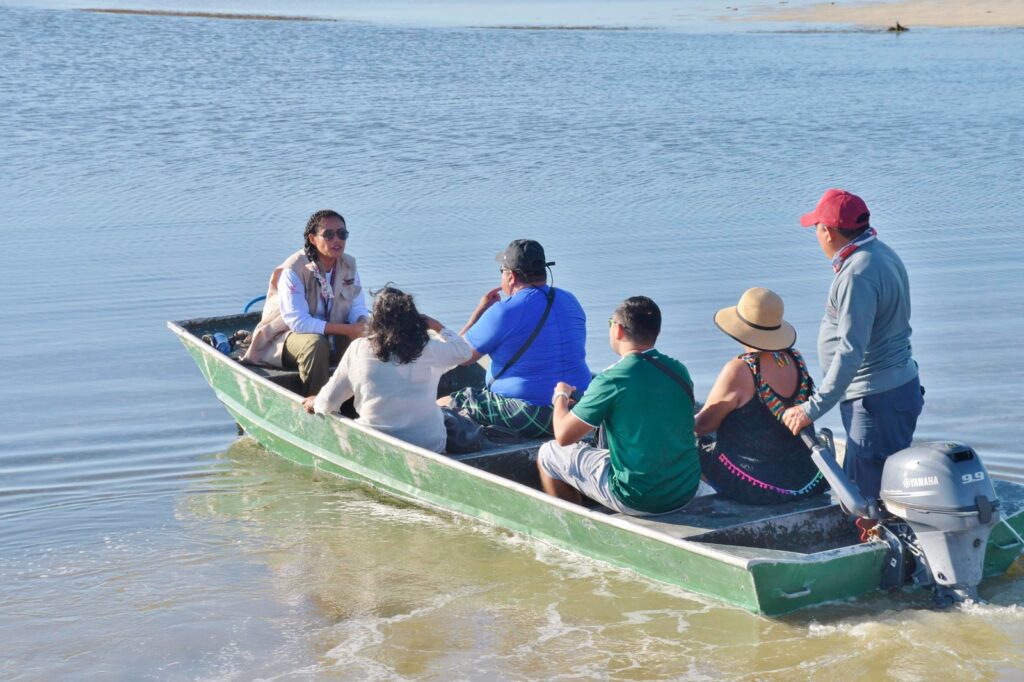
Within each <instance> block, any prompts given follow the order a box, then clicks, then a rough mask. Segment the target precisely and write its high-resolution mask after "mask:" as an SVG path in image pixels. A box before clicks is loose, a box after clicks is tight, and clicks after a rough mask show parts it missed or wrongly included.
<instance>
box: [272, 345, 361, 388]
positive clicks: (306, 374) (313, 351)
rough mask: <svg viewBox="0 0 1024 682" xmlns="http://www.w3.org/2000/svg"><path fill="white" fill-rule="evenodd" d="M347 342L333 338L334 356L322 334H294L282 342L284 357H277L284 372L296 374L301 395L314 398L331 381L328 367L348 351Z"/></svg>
mask: <svg viewBox="0 0 1024 682" xmlns="http://www.w3.org/2000/svg"><path fill="white" fill-rule="evenodd" d="M349 343H351V339H349V338H348V337H347V336H335V337H334V347H335V352H334V353H333V354H332V353H331V344H330V342H329V341H328V340H327V337H326V336H324V335H323V334H296V333H295V332H292V333H290V334H288V336H286V337H285V339H284V353H282V355H281V360H282V363H283V364H284V368H285V369H297V370H299V379H300V380H301V381H302V391H303V395H307V396H309V395H316V394H317V393H318V392H319V391H320V389H321V388H323V385H324V384H326V383H327V380H328V379H330V378H331V363H332V362H336V361H337V360H338V359H339V358H340V357H341V356H342V355H343V354H344V353H345V350H346V349H347V348H348V345H349Z"/></svg>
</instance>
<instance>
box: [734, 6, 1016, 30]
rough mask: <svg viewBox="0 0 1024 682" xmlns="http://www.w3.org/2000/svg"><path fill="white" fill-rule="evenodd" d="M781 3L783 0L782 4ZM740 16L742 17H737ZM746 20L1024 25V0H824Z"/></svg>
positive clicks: (882, 24)
mask: <svg viewBox="0 0 1024 682" xmlns="http://www.w3.org/2000/svg"><path fill="white" fill-rule="evenodd" d="M780 5H781V3H780ZM735 19H739V17H735ZM743 20H746V21H776V22H778V21H783V22H798V23H803V22H807V23H822V24H853V25H856V26H864V27H874V28H882V29H884V28H888V27H889V26H893V25H895V24H896V22H897V21H898V22H899V23H900V24H902V25H903V26H906V27H908V28H911V29H913V27H915V26H928V27H940V28H986V27H988V28H994V27H1004V28H1019V27H1024V0H897V1H896V2H842V1H841V0H837V1H836V2H822V3H819V4H815V5H809V6H806V7H791V8H787V7H785V6H780V8H779V9H777V10H774V11H771V12H769V13H766V14H758V15H755V16H750V17H744V18H743Z"/></svg>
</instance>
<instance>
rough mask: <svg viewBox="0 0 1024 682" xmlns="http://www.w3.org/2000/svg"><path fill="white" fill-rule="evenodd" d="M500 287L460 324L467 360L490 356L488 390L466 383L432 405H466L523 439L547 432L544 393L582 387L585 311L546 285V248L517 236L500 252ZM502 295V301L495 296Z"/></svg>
mask: <svg viewBox="0 0 1024 682" xmlns="http://www.w3.org/2000/svg"><path fill="white" fill-rule="evenodd" d="M498 262H499V263H500V264H501V286H500V287H498V288H495V289H491V290H490V291H488V292H487V293H486V294H484V296H483V298H481V299H480V303H479V305H477V307H476V310H474V311H473V314H472V315H471V316H470V318H469V321H468V322H466V326H465V327H463V328H462V332H461V333H462V336H463V337H465V339H466V341H468V342H469V345H470V346H472V347H473V356H472V357H471V358H470V359H469V360H468V361H467V362H465V363H463V364H466V365H469V364H472V363H474V362H476V361H477V360H479V359H480V358H481V357H482V356H484V355H489V356H491V364H490V367H488V369H487V387H486V388H482V389H480V388H467V389H463V390H462V391H459V392H458V393H454V394H452V395H451V396H450V397H448V398H441V399H440V400H439V401H438V403H440V404H441V405H449V406H450V407H451V408H452V409H454V410H465V411H466V412H467V413H468V414H469V416H471V417H472V418H473V419H474V420H476V421H477V422H478V423H480V424H484V425H494V426H500V427H504V428H506V429H510V430H512V431H515V432H516V433H518V434H519V435H521V436H524V437H526V438H544V437H550V436H551V435H552V432H551V407H550V406H549V404H548V398H549V397H550V396H551V391H552V390H553V389H554V388H555V384H556V383H557V382H558V381H559V380H560V379H567V380H569V381H571V382H573V383H574V384H575V385H576V386H579V387H580V390H583V389H585V388H586V387H587V385H588V384H589V383H590V369H589V368H588V367H587V355H586V342H587V316H586V314H585V313H584V312H583V307H582V306H581V305H580V304H579V301H577V300H576V297H575V296H573V295H572V294H571V293H569V292H568V291H566V290H565V289H556V288H554V287H551V286H548V278H547V268H548V267H549V266H552V265H554V263H549V262H547V259H546V258H545V256H544V247H542V246H541V245H540V244H539V243H537V242H535V241H533V240H532V239H516V240H515V241H513V242H512V243H511V244H509V245H508V248H506V249H505V250H504V251H503V252H502V253H500V254H499V255H498ZM501 294H505V295H506V296H507V297H508V298H506V299H505V300H504V301H502V300H501Z"/></svg>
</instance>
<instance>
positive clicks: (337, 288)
mask: <svg viewBox="0 0 1024 682" xmlns="http://www.w3.org/2000/svg"><path fill="white" fill-rule="evenodd" d="M348 235H349V232H348V228H347V227H346V225H345V219H344V218H343V217H341V214H339V213H336V212H335V211H317V212H316V213H314V214H313V215H312V216H310V218H309V220H308V221H307V222H306V231H305V232H304V234H303V237H304V239H305V244H304V245H303V248H302V249H301V250H300V251H296V252H295V253H293V254H292V255H291V256H289V257H288V258H287V259H285V261H284V262H283V263H281V265H279V266H277V268H275V269H274V273H273V274H272V275H271V276H270V285H269V287H268V288H267V300H266V302H265V303H264V304H263V317H262V318H261V319H260V322H259V324H258V325H256V329H255V331H253V335H252V344H251V345H250V346H249V348H248V350H246V352H245V355H243V356H242V362H248V363H252V364H259V365H269V366H271V367H280V368H283V369H297V370H298V371H299V378H300V379H301V381H302V391H303V395H307V396H309V395H315V394H316V393H317V391H319V390H320V388H321V387H322V386H323V385H324V384H326V383H327V379H328V378H329V377H330V374H331V372H330V365H331V363H332V362H336V361H337V360H338V359H339V358H341V356H342V355H343V354H344V353H345V350H346V349H347V348H348V345H349V343H351V341H352V339H356V338H359V337H360V336H362V334H363V329H364V328H365V326H366V318H367V310H366V300H365V298H364V296H363V290H362V286H361V284H360V282H359V273H358V272H357V271H356V260H355V258H353V257H352V256H350V255H349V254H347V253H345V245H346V243H347V239H348Z"/></svg>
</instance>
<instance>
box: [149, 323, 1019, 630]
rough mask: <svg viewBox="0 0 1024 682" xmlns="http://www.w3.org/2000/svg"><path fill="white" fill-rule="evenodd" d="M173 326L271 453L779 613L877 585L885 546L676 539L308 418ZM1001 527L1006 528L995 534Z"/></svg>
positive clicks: (371, 434)
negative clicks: (803, 547)
mask: <svg viewBox="0 0 1024 682" xmlns="http://www.w3.org/2000/svg"><path fill="white" fill-rule="evenodd" d="M181 324H185V323H181ZM168 326H169V327H170V328H171V329H172V331H174V332H175V333H177V334H178V336H179V338H180V339H181V341H182V343H183V344H184V345H185V347H186V348H187V349H188V351H189V353H190V354H191V355H192V358H193V359H194V360H195V362H196V365H197V366H198V367H199V369H200V371H201V372H202V374H203V376H204V377H205V378H206V380H207V381H208V382H209V384H210V386H211V387H212V388H213V390H214V392H215V393H216V396H217V398H218V399H219V400H220V401H221V403H223V404H224V406H225V407H226V408H227V410H228V412H230V413H231V415H232V416H233V417H234V419H235V420H236V421H237V422H238V424H239V425H240V426H241V428H242V429H244V430H245V432H246V433H247V434H248V435H249V436H251V437H252V438H254V439H255V440H256V441H257V442H258V443H259V444H260V445H262V446H263V447H264V448H266V449H267V450H269V451H271V452H273V453H275V454H277V455H279V456H281V457H284V458H286V459H289V460H291V461H293V462H295V463H297V464H301V465H304V466H311V467H315V468H316V469H320V470H323V471H326V472H329V473H332V474H336V475H339V476H343V477H345V478H349V479H353V480H356V481H361V482H365V483H367V484H370V485H372V486H374V487H376V488H379V489H381V490H384V491H387V492H389V493H392V494H394V495H397V496H400V497H403V498H405V499H408V500H413V501H417V502H420V503H424V504H428V505H432V506H435V507H438V508H442V509H446V510H449V511H452V512H455V513H458V514H462V515H466V516H470V517H473V518H476V519H479V520H481V521H483V522H485V523H489V524H493V525H495V526H499V527H502V528H507V529H509V530H511V531H514V532H517V533H521V534H523V535H526V536H529V537H532V538H536V539H537V540H540V541H542V542H545V543H549V544H552V545H555V546H557V547H560V548H563V549H566V550H569V551H571V552H576V553H579V554H583V555H586V556H588V557H591V558H594V559H597V560H600V561H604V562H607V563H608V564H611V565H613V566H618V567H621V568H624V569H628V570H631V571H635V572H636V573H638V574H641V575H643V576H646V577H648V578H652V579H654V580H657V581H661V582H664V583H668V584H670V585H675V586H678V587H681V588H683V589H685V590H688V591H691V592H694V593H697V594H701V595H705V596H708V597H711V598H714V599H716V600H720V601H724V602H728V603H730V604H733V605H736V606H738V607H741V608H744V609H747V610H749V611H752V612H756V613H763V614H767V615H775V614H781V613H785V612H788V611H792V610H794V609H798V608H801V607H805V606H809V605H812V604H819V603H822V602H827V601H833V600H839V599H849V598H855V597H858V596H860V595H863V594H865V593H868V592H871V591H874V590H876V589H877V588H878V585H879V580H880V576H881V569H882V562H883V561H884V560H885V556H886V548H885V546H884V545H883V544H882V543H878V542H876V543H866V544H857V543H854V544H847V545H844V546H839V547H835V548H832V549H825V550H824V551H815V552H811V553H801V552H796V551H783V550H772V549H764V548H757V547H743V546H733V545H729V544H725V543H716V542H700V541H693V540H688V539H686V538H685V537H679V535H685V533H676V536H673V535H672V533H671V532H668V533H666V532H662V530H660V529H658V528H650V527H648V526H646V525H642V524H640V523H637V522H635V521H634V520H632V519H629V518H628V517H620V516H617V515H609V514H606V513H603V512H601V511H595V510H592V509H588V508H585V507H580V506H578V505H574V504H570V503H567V502H564V501H562V500H558V499H555V498H552V497H550V496H547V495H545V494H544V493H542V492H540V491H538V490H536V489H534V488H532V487H530V486H528V485H524V484H523V483H520V482H517V481H515V480H509V479H508V478H505V477H502V476H499V475H496V474H494V473H491V472H489V471H487V470H486V469H482V468H479V467H477V466H470V465H469V464H467V463H464V462H462V461H458V460H456V459H453V458H450V457H446V456H444V455H438V454H436V453H432V452H429V451H427V450H424V449H422V448H418V447H415V446H411V445H409V444H408V443H404V442H402V441H400V440H397V439H395V438H392V437H389V436H387V435H384V434H381V433H379V432H377V431H374V430H372V429H369V428H367V427H364V426H362V425H360V424H357V423H355V422H354V421H352V420H349V419H345V418H342V417H338V416H330V417H325V416H320V415H309V414H307V413H306V412H305V411H304V410H303V409H302V406H301V399H300V397H299V396H298V395H296V394H295V393H293V392H292V391H289V390H287V389H285V388H282V387H281V386H279V385H277V384H275V383H273V382H272V381H270V380H268V379H267V378H265V377H263V376H260V375H259V374H257V373H256V372H254V371H253V370H252V369H250V368H248V367H246V366H244V365H241V364H239V363H238V362H236V361H234V360H232V359H230V358H228V357H227V356H225V355H223V354H222V353H220V352H219V351H217V350H216V349H214V348H213V347H211V346H209V345H207V344H205V343H203V342H202V341H201V340H200V339H199V337H198V336H197V335H196V334H194V333H190V332H189V331H187V330H186V329H185V328H184V327H182V326H181V325H179V324H177V323H169V325H168ZM506 456H510V457H518V458H530V457H531V456H532V453H531V452H529V451H528V450H526V449H524V450H522V451H521V452H512V453H511V454H509V453H506ZM832 511H834V509H833V510H832ZM761 513H764V512H761ZM803 513H804V514H808V515H809V516H807V518H812V516H810V514H812V513H813V514H818V513H819V511H816V510H814V509H811V510H804V511H803ZM797 518H798V519H801V522H802V518H803V517H799V516H798V515H796V514H794V519H797ZM1011 523H1013V524H1014V525H1015V527H1016V529H1017V532H1018V533H1020V532H1021V530H1022V529H1024V528H1022V527H1024V518H1022V517H1021V516H1020V515H1018V516H1014V517H1013V518H1012V519H1011ZM1000 529H1002V530H1004V531H1005V532H1004V533H1002V534H1000V533H999V532H998V531H999V530H1000ZM698 530H702V529H698ZM691 535H694V534H693V533H691ZM696 535H699V533H697V534H696ZM1013 542H1016V539H1015V538H1013V533H1011V532H1010V531H1009V530H1006V529H1004V528H1002V526H999V527H997V530H996V532H994V533H993V540H992V541H991V542H990V547H989V552H988V554H987V555H986V573H987V574H990V575H991V574H999V573H1002V572H1005V570H1006V569H1007V568H1008V567H1009V565H1010V564H1011V563H1012V562H1013V560H1014V559H1015V558H1016V556H1017V555H1018V554H1019V552H1020V550H1021V546H1020V545H1019V543H1018V544H1017V545H1016V546H1014V545H1013ZM769 546H771V545H769Z"/></svg>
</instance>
